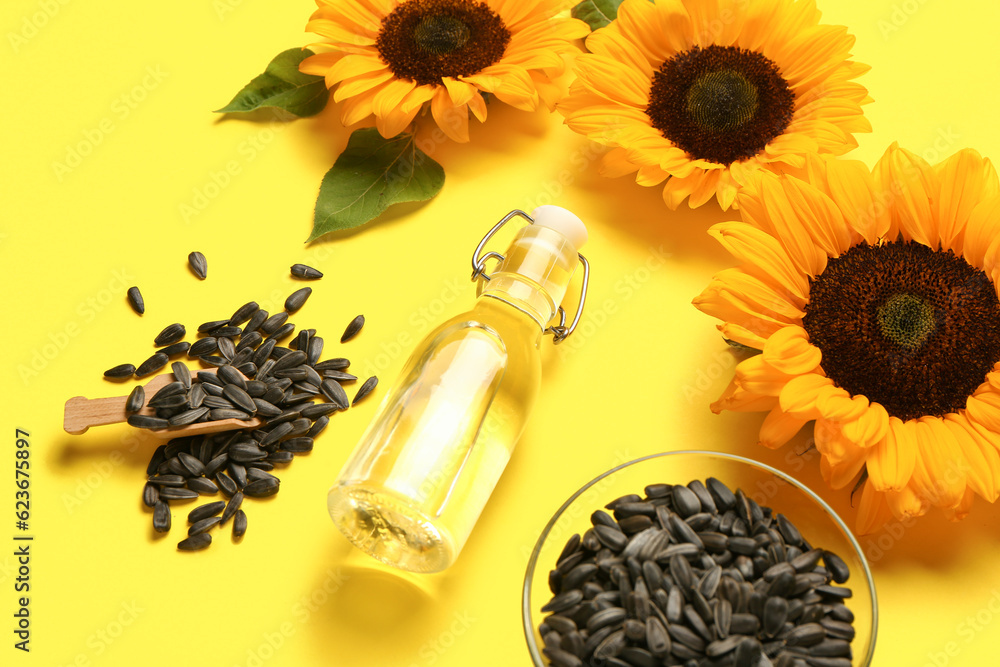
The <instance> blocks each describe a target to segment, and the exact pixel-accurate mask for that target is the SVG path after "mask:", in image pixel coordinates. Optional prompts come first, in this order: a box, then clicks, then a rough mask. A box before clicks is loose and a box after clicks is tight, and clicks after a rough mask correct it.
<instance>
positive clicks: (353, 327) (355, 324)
mask: <svg viewBox="0 0 1000 667" xmlns="http://www.w3.org/2000/svg"><path fill="white" fill-rule="evenodd" d="M363 326H365V316H364V315H358V316H357V317H355V318H354V319H353V320H351V321H350V322H349V323H348V325H347V328H346V329H344V334H343V335H342V336H341V337H340V342H341V343H346V342H347V341H349V340H351V339H352V338H354V337H355V336H357V335H358V332H359V331H361V327H363Z"/></svg>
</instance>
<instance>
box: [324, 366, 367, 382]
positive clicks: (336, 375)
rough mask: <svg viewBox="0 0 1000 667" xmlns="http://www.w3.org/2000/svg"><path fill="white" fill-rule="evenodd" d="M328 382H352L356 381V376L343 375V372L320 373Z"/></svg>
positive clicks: (329, 371) (326, 371)
mask: <svg viewBox="0 0 1000 667" xmlns="http://www.w3.org/2000/svg"><path fill="white" fill-rule="evenodd" d="M320 372H321V373H322V374H323V377H325V378H326V379H328V380H336V381H337V382H354V381H355V380H357V379H358V376H357V375H351V374H350V373H345V372H344V371H335V370H329V369H327V370H324V371H320Z"/></svg>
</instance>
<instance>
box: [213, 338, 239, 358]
mask: <svg viewBox="0 0 1000 667" xmlns="http://www.w3.org/2000/svg"><path fill="white" fill-rule="evenodd" d="M216 344H217V345H218V346H219V356H220V357H222V358H223V359H225V360H226V361H228V362H230V363H231V362H232V361H233V357H235V356H236V346H235V345H233V341H232V339H231V338H222V337H220V338H217V339H216Z"/></svg>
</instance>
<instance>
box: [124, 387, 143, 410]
mask: <svg viewBox="0 0 1000 667" xmlns="http://www.w3.org/2000/svg"><path fill="white" fill-rule="evenodd" d="M145 404H146V391H145V390H144V389H143V388H142V385H141V384H139V385H136V386H135V387H134V388H133V389H132V391H131V392H130V393H129V395H128V398H127V399H126V400H125V414H132V413H134V412H139V410H142V406H144V405H145Z"/></svg>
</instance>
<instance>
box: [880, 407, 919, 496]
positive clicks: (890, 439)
mask: <svg viewBox="0 0 1000 667" xmlns="http://www.w3.org/2000/svg"><path fill="white" fill-rule="evenodd" d="M917 446H918V445H917V438H916V433H915V424H914V423H913V422H903V421H900V420H899V419H897V418H896V417H889V430H888V432H887V433H886V436H885V438H883V439H882V440H881V441H879V442H877V443H875V444H874V445H873V446H872V447H870V448H869V449H868V459H867V463H868V476H869V479H870V480H871V481H872V484H874V485H875V488H876V489H877V490H879V491H902V490H903V489H905V488H906V485H907V484H908V483H909V481H910V478H911V477H912V476H913V468H914V466H915V465H916V462H917Z"/></svg>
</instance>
